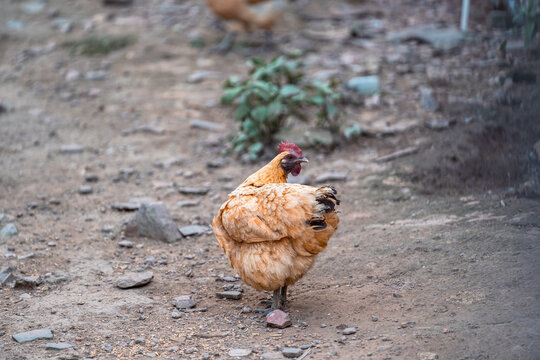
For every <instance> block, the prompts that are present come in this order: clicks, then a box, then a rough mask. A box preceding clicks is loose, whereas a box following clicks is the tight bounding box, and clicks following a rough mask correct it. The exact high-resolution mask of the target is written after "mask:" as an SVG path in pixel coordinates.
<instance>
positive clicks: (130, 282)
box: [116, 271, 154, 289]
mask: <svg viewBox="0 0 540 360" xmlns="http://www.w3.org/2000/svg"><path fill="white" fill-rule="evenodd" d="M153 278H154V273H153V272H152V271H143V272H129V273H126V274H124V275H122V276H120V277H119V278H117V279H116V286H117V287H119V288H120V289H129V288H134V287H139V286H143V285H146V284H148V283H149V282H150V281H152V279H153Z"/></svg>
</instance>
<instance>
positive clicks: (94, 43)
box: [63, 35, 135, 55]
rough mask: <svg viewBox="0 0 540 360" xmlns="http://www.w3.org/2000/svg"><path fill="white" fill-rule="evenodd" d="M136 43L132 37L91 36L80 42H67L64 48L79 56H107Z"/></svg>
mask: <svg viewBox="0 0 540 360" xmlns="http://www.w3.org/2000/svg"><path fill="white" fill-rule="evenodd" d="M133 42H135V37H134V36H132V35H122V36H90V37H86V38H83V39H80V40H75V41H66V42H64V44H63V45H64V46H65V47H68V48H70V49H71V51H72V52H73V53H75V54H79V55H107V54H108V53H110V52H112V51H116V50H119V49H122V48H124V47H126V46H128V45H131V44H132V43H133Z"/></svg>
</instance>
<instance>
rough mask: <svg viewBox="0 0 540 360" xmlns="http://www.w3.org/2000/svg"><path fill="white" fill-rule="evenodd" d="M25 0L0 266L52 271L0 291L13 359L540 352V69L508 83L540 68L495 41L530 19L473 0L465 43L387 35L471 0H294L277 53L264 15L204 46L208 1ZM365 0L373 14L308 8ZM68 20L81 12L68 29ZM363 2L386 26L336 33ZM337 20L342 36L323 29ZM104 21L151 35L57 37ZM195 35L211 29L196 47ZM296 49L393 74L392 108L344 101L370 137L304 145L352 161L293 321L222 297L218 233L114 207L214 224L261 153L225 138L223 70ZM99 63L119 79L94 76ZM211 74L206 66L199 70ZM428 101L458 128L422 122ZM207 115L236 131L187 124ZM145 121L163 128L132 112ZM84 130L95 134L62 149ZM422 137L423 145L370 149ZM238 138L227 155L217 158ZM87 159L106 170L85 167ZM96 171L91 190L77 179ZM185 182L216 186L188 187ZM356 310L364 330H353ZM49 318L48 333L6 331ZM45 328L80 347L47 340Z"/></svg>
mask: <svg viewBox="0 0 540 360" xmlns="http://www.w3.org/2000/svg"><path fill="white" fill-rule="evenodd" d="M486 3H487V2H486ZM21 4H23V3H22V2H19V1H4V2H3V3H2V5H1V11H0V27H1V30H0V101H1V103H2V104H3V105H4V107H6V108H5V111H3V112H2V113H0V126H1V127H0V213H1V214H4V217H3V219H2V220H0V228H2V227H4V226H5V225H6V224H8V223H13V224H14V225H15V226H16V227H17V228H18V231H19V233H18V235H15V236H11V237H9V236H7V237H5V238H3V239H2V240H1V241H0V254H1V259H0V265H1V266H0V267H1V268H4V267H6V266H14V267H16V269H17V270H16V274H17V275H19V276H30V275H40V276H41V277H42V279H43V280H44V281H43V283H42V284H41V285H39V286H36V287H33V288H24V287H23V288H19V287H17V288H12V287H9V286H5V287H2V288H0V314H1V315H0V348H1V349H2V350H1V351H2V355H0V357H1V358H5V359H53V358H54V359H78V358H81V359H85V358H91V359H113V358H117V359H146V358H156V359H209V358H211V359H227V358H229V355H228V352H229V351H230V350H231V349H236V348H244V349H251V350H252V353H251V355H249V356H248V357H247V358H250V359H259V358H271V356H279V355H280V353H281V349H282V348H284V347H301V346H303V348H304V349H306V350H305V353H307V352H309V353H308V354H307V356H306V359H334V358H339V359H435V358H437V357H438V358H439V359H471V360H472V359H477V360H480V359H538V358H540V342H539V341H540V338H539V337H540V326H539V324H540V321H539V320H540V301H539V296H540V282H539V281H538V276H537V274H538V272H539V271H540V266H539V263H540V242H539V240H540V215H539V214H540V202H539V201H538V199H534V198H528V197H524V196H521V195H520V194H521V193H520V190H519V189H520V186H521V185H522V184H523V183H524V182H525V181H527V179H528V169H529V165H528V163H527V161H528V158H527V154H528V152H529V151H530V150H531V149H532V146H533V144H534V143H535V142H536V141H537V140H539V139H540V134H539V128H538V124H539V123H538V113H539V110H538V106H539V105H538V104H540V101H539V98H540V96H539V94H540V91H539V90H538V85H537V83H534V82H533V83H526V82H525V83H521V82H519V81H514V84H513V87H511V88H510V89H509V90H508V89H506V90H508V91H506V90H504V89H503V86H502V84H501V82H503V83H504V74H506V73H508V71H509V70H511V69H513V68H515V67H516V66H518V67H520V68H525V69H533V70H532V71H536V76H537V77H538V75H539V74H538V69H539V68H540V67H539V66H538V61H537V60H534V59H532V60H531V57H527V56H525V55H524V54H523V53H520V52H519V49H518V50H517V52H516V53H512V51H513V50H512V49H513V48H511V47H509V50H508V52H509V53H508V54H507V55H506V57H505V58H501V55H500V54H499V52H498V47H499V42H500V41H501V40H502V39H504V38H505V37H509V43H512V44H513V43H514V42H516V39H519V38H516V37H511V36H510V35H511V34H510V35H508V34H509V32H504V31H496V30H490V29H489V28H488V27H487V25H486V23H485V19H486V16H485V15H482V14H483V13H482V11H486V10H485V9H484V8H482V9H479V8H478V9H477V8H473V14H472V20H471V29H472V31H471V33H470V34H469V35H468V36H467V37H466V39H465V40H464V42H463V44H462V45H461V46H460V47H459V48H458V49H455V50H454V51H451V52H443V53H437V52H436V51H435V50H434V49H433V48H432V47H430V45H429V44H422V43H416V42H405V43H395V42H390V41H387V40H386V37H385V34H388V33H390V32H392V31H398V30H400V29H402V28H405V27H410V26H416V25H421V24H430V23H436V24H439V25H451V24H457V23H458V20H459V12H460V4H461V1H443V2H433V1H423V2H414V1H413V2H411V1H395V2H392V5H391V6H390V5H388V3H387V2H377V1H365V2H360V1H355V2H352V1H351V2H349V3H339V2H330V1H328V2H323V1H312V2H309V3H306V2H300V4H298V5H296V6H295V7H294V8H293V10H291V11H290V12H289V13H288V14H287V15H286V16H285V17H284V19H283V21H282V23H281V24H280V26H279V27H278V29H277V31H276V33H277V34H276V35H277V38H278V39H279V40H280V42H281V44H282V47H280V48H278V49H275V50H274V51H272V52H266V53H261V52H260V50H259V48H258V46H257V44H255V45H253V44H250V42H257V41H258V38H259V35H260V34H254V35H253V36H251V37H250V36H244V37H242V39H241V40H242V41H241V42H240V44H239V45H238V46H237V47H236V48H235V49H234V50H233V51H231V52H230V53H228V54H226V55H219V54H212V53H210V52H209V48H210V45H213V44H215V43H216V42H217V41H218V40H219V38H220V37H222V36H223V33H222V32H221V31H219V30H216V29H215V27H214V24H213V17H212V15H211V14H210V12H209V11H208V9H207V8H206V7H205V6H204V2H203V1H195V0H186V1H172V0H171V1H168V0H156V1H135V2H134V4H133V5H131V6H128V7H110V6H104V5H102V3H101V1H94V0H80V1H76V2H75V1H60V0H58V1H53V0H49V1H44V3H43V4H44V5H45V7H44V9H42V10H40V11H38V12H36V13H32V11H28V9H27V10H23V9H22V8H21V6H22V5H21ZM351 7H352V8H355V9H365V10H366V11H368V16H366V17H362V18H359V19H351V18H347V19H348V20H343V19H340V18H339V16H336V18H334V19H330V20H328V19H326V20H325V19H323V20H320V18H317V17H313V16H312V17H311V18H310V17H309V16H308V17H306V16H300V15H301V14H312V15H313V14H315V15H317V14H318V15H321V14H328V13H330V14H332V13H333V12H332V11H333V10H335V9H337V10H343V9H350V8H351ZM329 9H330V10H329ZM54 10H57V13H56V12H55V11H54ZM340 14H343V11H341V13H340ZM58 18H61V19H67V21H68V22H70V24H71V26H72V29H70V31H67V32H63V31H62V29H61V28H58V26H57V27H55V26H54V24H55V23H54V21H55V20H56V19H58ZM314 18H315V19H316V20H313V19H314ZM310 19H311V20H310ZM317 19H318V20H317ZM374 19H375V20H377V22H373V20H374ZM14 20H18V21H21V23H22V26H18V24H17V23H15V24H13V21H14ZM353 20H354V21H361V22H366V24H367V25H366V26H368V28H369V26H372V27H373V35H372V36H371V37H369V38H365V39H352V40H351V39H349V40H347V41H342V40H343V39H342V37H343V36H342V34H343V32H342V30H343V29H344V28H347V27H350V26H351V22H352V21H353ZM10 21H11V22H12V23H11V27H9V26H8V25H7V24H8V23H9V22H10ZM56 23H57V24H59V23H61V22H59V21H57V22H56ZM306 29H307V30H313V31H312V32H311V33H310V32H307V31H305V30H306ZM321 29H323V30H324V33H325V34H326V35H325V36H327V37H329V38H328V39H326V40H325V39H321V38H317V39H314V38H313V37H314V36H315V35H313V34H314V33H317V34H318V35H317V36H320V33H321ZM90 34H98V35H103V34H121V35H125V34H128V35H134V36H135V37H136V41H135V42H134V43H133V44H132V45H130V46H128V47H126V48H124V49H121V50H118V51H115V52H112V53H110V54H108V55H100V56H84V55H76V54H72V53H70V50H69V49H67V48H65V47H63V46H62V43H63V42H65V41H66V40H75V39H80V38H82V37H84V36H88V35H90ZM197 36H199V37H202V38H203V39H204V41H205V42H206V46H204V47H202V48H199V47H194V46H192V45H190V41H192V40H193V38H194V37H197ZM336 39H337V40H336ZM340 39H341V40H340ZM192 42H193V41H192ZM286 47H290V48H299V49H302V50H303V51H304V53H305V54H306V55H305V60H306V63H307V64H308V66H307V70H306V71H307V72H308V73H310V74H315V73H316V72H317V71H321V70H335V69H337V70H338V76H339V77H341V78H342V79H347V78H350V77H352V76H354V75H355V73H357V74H358V73H360V74H378V75H379V76H380V77H381V83H382V95H381V98H380V101H379V104H378V105H370V106H353V105H347V115H346V122H356V123H359V124H360V125H361V126H362V127H363V128H365V129H371V130H370V131H369V132H368V134H367V135H368V136H361V137H359V138H357V139H355V140H349V141H345V140H343V141H342V142H341V143H340V144H339V146H338V147H337V148H336V150H335V151H333V152H332V153H330V154H325V153H323V152H319V151H317V149H308V150H306V151H305V153H306V155H307V156H308V158H310V163H309V165H308V166H306V167H305V168H304V170H303V174H305V175H307V176H308V178H310V179H312V181H313V179H314V178H315V177H316V176H317V175H320V174H322V173H325V172H329V171H347V172H348V176H347V179H346V181H339V182H335V183H334V184H333V185H335V186H336V188H337V189H338V191H339V194H340V198H341V200H342V205H341V207H340V211H341V214H340V217H341V224H340V229H339V230H338V232H337V233H336V234H335V236H334V237H333V238H332V240H331V241H330V243H329V246H328V248H327V250H325V251H324V252H323V253H322V254H321V255H320V256H319V259H318V261H317V263H316V265H315V266H314V268H313V269H312V270H311V271H310V272H309V273H308V274H307V275H306V276H305V277H304V278H303V279H301V280H300V281H299V282H298V283H297V284H296V285H295V286H293V287H292V288H290V303H289V312H290V315H291V318H292V323H293V325H292V326H291V327H289V328H286V329H283V330H278V329H271V328H267V327H266V325H265V318H264V317H263V316H261V315H260V314H259V313H255V312H253V311H250V309H256V308H260V307H263V305H261V304H260V303H259V301H260V300H261V299H266V298H268V297H269V296H270V294H267V293H261V292H257V291H255V290H253V289H251V288H249V287H247V286H245V285H244V286H243V290H244V292H243V298H242V299H241V300H222V299H218V298H217V297H216V295H215V293H216V292H217V291H221V290H222V289H223V286H224V284H225V283H223V282H220V281H216V280H217V279H219V277H220V275H221V274H225V275H234V274H233V271H232V269H231V267H230V265H229V263H228V261H227V259H226V257H225V255H224V254H223V253H222V251H221V249H220V248H219V246H218V244H217V241H216V240H215V238H214V236H213V235H212V234H211V232H209V233H207V234H203V235H201V236H198V237H188V238H185V239H182V240H181V241H178V242H176V243H173V244H168V243H164V242H160V241H158V240H152V239H147V238H138V237H135V238H125V240H130V241H132V242H133V243H134V244H135V246H134V247H132V248H124V247H120V246H119V245H118V242H119V241H121V240H124V234H123V233H122V229H123V223H124V222H125V221H127V220H129V219H131V218H132V217H133V216H134V213H133V212H126V211H116V210H114V209H113V208H112V207H111V205H112V204H113V203H119V202H127V201H128V200H129V199H132V198H136V197H150V198H152V199H155V200H159V201H163V202H164V203H165V204H166V205H167V207H168V208H169V210H170V212H171V214H172V215H173V218H174V219H175V221H176V222H177V223H178V225H181V226H184V225H188V224H203V225H210V224H211V221H212V218H213V216H214V215H215V214H216V213H217V209H218V208H219V205H220V204H221V203H222V202H223V201H224V200H225V199H226V197H227V194H228V193H229V192H230V191H231V190H232V189H234V188H235V187H236V186H237V184H239V183H240V182H241V181H242V180H243V179H244V178H246V177H247V176H248V175H250V174H251V173H253V172H254V171H255V170H257V169H258V168H259V167H260V166H261V165H262V164H263V163H264V161H261V162H258V163H255V164H246V163H244V162H242V161H239V160H237V159H234V158H233V157H228V156H225V157H223V155H222V151H223V150H224V148H225V145H226V143H227V139H228V137H229V136H230V135H231V134H234V131H235V126H236V125H235V123H234V121H233V116H232V113H231V110H230V109H228V108H225V107H223V106H221V105H220V104H219V97H220V94H221V91H222V84H223V81H224V80H225V79H226V78H227V77H228V76H230V75H242V74H245V72H246V70H247V65H246V60H247V59H248V58H249V57H251V56H253V55H262V56H264V57H267V58H271V57H272V56H275V55H277V54H279V53H280V51H285V50H284V48H286ZM351 59H352V60H351ZM351 62H352V63H354V64H359V65H360V66H361V67H364V68H365V69H364V70H362V69H360V70H358V69H356V70H355V68H354V67H352V66H350V65H351ZM373 63H375V64H376V66H375V69H372V68H371V67H370V66H368V64H373ZM91 71H94V72H96V71H97V72H100V73H98V74H97V75H96V74H95V73H94V77H98V78H99V77H101V76H102V77H103V78H102V79H94V80H93V79H91V78H92V73H90V74H89V72H91ZM198 71H208V72H209V73H205V74H206V75H205V78H204V79H203V81H201V82H195V83H193V82H188V81H187V80H188V78H189V76H190V75H192V74H194V73H195V72H198ZM209 74H210V75H209ZM89 77H90V78H89ZM501 79H502V80H501ZM424 84H427V85H430V86H431V87H432V88H433V89H434V91H435V94H436V96H437V99H438V100H439V103H440V106H439V109H438V110H437V111H436V112H435V113H433V112H429V111H427V110H426V109H424V108H422V106H420V105H419V102H420V94H419V91H418V87H419V86H421V85H424ZM502 90H504V91H506V92H504V93H502V95H501V91H502ZM497 94H498V95H497ZM497 96H498V97H497ZM501 96H502V97H501ZM433 118H437V119H443V120H451V121H450V125H449V126H444V127H443V128H442V129H441V130H440V131H438V130H434V129H432V128H429V127H425V126H423V123H424V121H428V120H430V119H433ZM192 120H205V121H210V122H213V123H216V124H219V125H221V126H222V128H221V130H218V131H208V130H205V129H198V128H193V127H191V126H190V121H192ZM381 124H382V125H381ZM143 125H151V126H152V127H150V128H148V127H147V128H146V130H144V129H142V130H141V129H138V127H140V126H143ZM389 128H393V129H397V130H388V129H389ZM74 144H75V145H79V146H81V147H82V148H81V149H80V150H81V151H72V152H69V151H68V152H67V153H66V151H61V149H62V147H63V146H65V145H74ZM408 146H417V147H418V149H419V150H418V152H417V153H416V154H413V155H410V156H408V157H404V158H402V159H398V160H395V161H390V162H382V163H381V162H375V161H374V160H375V159H376V158H377V157H379V156H382V155H385V154H388V153H391V152H393V151H395V150H399V149H403V148H405V147H408ZM222 157H223V159H224V160H223V164H221V163H220V164H219V166H218V167H209V166H208V165H207V163H208V162H210V161H213V160H215V159H220V158H222ZM88 174H96V175H97V176H98V178H99V180H98V181H97V182H92V183H89V182H87V181H86V180H85V176H86V175H88ZM84 185H90V186H92V190H93V191H92V193H90V194H81V193H79V188H80V187H81V186H84ZM178 185H194V186H207V187H209V188H210V191H209V192H208V193H207V194H206V195H183V194H181V193H179V192H178V191H177V189H176V187H177V186H178ZM182 201H191V202H194V206H189V207H188V206H182V204H179V202H182ZM184 205H185V203H184ZM0 217H1V215H0ZM29 253H33V256H30V257H26V256H25V255H26V254H29ZM152 257H153V259H152ZM144 268H146V269H151V270H152V271H153V273H154V279H153V281H152V282H151V283H150V284H148V285H146V286H144V287H140V288H135V289H127V290H122V289H119V288H117V287H115V279H116V278H117V277H118V276H119V275H121V274H123V273H125V272H126V271H129V270H132V271H137V270H141V269H144ZM235 284H240V282H236V283H235ZM225 285H226V284H225ZM186 294H191V295H192V296H193V298H194V299H195V300H196V302H197V307H196V309H197V308H198V309H200V308H207V311H206V312H191V313H187V312H183V313H181V315H180V317H179V318H173V317H172V316H171V313H172V312H173V311H174V310H175V309H174V307H173V305H172V301H173V299H175V298H176V297H178V296H180V295H186ZM346 327H356V329H357V331H356V333H355V334H352V335H346V336H345V335H342V330H343V329H344V328H346ZM39 328H48V329H51V330H52V332H53V334H54V339H53V340H36V341H31V342H28V343H22V344H19V343H17V342H15V341H14V340H13V339H12V335H13V334H16V333H19V332H24V331H29V330H33V329H39ZM47 342H68V343H70V344H72V345H73V348H72V349H68V350H47V349H45V344H46V343H47ZM308 348H309V350H307V349H308ZM267 353H272V354H267ZM263 354H264V356H263ZM274 358H279V357H274Z"/></svg>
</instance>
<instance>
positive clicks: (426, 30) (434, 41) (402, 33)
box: [386, 26, 464, 52]
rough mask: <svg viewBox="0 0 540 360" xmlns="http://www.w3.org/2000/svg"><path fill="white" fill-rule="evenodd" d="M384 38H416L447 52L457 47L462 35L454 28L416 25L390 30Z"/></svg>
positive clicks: (398, 39)
mask: <svg viewBox="0 0 540 360" xmlns="http://www.w3.org/2000/svg"><path fill="white" fill-rule="evenodd" d="M386 38H387V40H388V41H408V40H417V41H421V42H425V43H428V44H430V45H431V46H432V47H433V48H434V49H435V50H438V51H442V52H447V51H450V50H453V49H455V48H456V47H458V46H459V45H460V44H461V41H462V40H463V38H464V35H463V33H462V32H461V31H460V30H458V29H454V28H442V29H436V28H433V27H430V26H418V27H413V28H408V29H400V30H399V31H395V32H391V33H389V34H388V35H387V37H386Z"/></svg>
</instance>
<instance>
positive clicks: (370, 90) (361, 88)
mask: <svg viewBox="0 0 540 360" xmlns="http://www.w3.org/2000/svg"><path fill="white" fill-rule="evenodd" d="M345 88H346V89H348V90H352V91H355V92H356V93H358V94H361V95H374V94H378V93H380V92H381V84H380V80H379V77H378V76H376V75H373V76H357V77H353V78H352V79H349V81H347V82H346V83H345Z"/></svg>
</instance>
